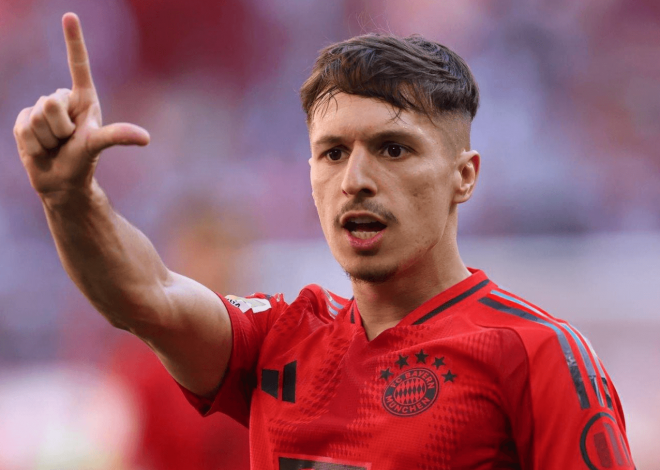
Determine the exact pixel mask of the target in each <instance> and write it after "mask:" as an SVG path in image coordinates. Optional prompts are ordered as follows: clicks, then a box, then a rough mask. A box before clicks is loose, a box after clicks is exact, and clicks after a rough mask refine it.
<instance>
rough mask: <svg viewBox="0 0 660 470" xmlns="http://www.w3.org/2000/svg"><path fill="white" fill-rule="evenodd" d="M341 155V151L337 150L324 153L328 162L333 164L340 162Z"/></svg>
mask: <svg viewBox="0 0 660 470" xmlns="http://www.w3.org/2000/svg"><path fill="white" fill-rule="evenodd" d="M341 154H342V151H341V149H338V148H334V149H330V150H328V151H327V152H325V156H326V157H327V158H328V160H331V161H333V162H336V161H339V160H341Z"/></svg>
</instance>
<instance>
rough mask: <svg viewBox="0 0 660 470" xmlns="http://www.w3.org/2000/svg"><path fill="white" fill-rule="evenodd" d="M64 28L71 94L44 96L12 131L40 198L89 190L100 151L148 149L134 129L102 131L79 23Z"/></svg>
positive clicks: (70, 20) (65, 21) (70, 21)
mask: <svg viewBox="0 0 660 470" xmlns="http://www.w3.org/2000/svg"><path fill="white" fill-rule="evenodd" d="M62 28H63V30H64V39H65V41H66V48H67V55H68V59H69V69H70V71H71V79H72V87H71V90H69V89H58V90H57V91H56V92H55V93H52V94H51V95H49V96H42V97H41V98H39V100H38V101H37V102H36V104H35V105H34V106H32V107H30V108H25V109H23V110H22V111H21V112H20V113H19V114H18V117H17V119H16V124H15V126H14V137H15V138H16V144H17V146H18V153H19V155H20V157H21V161H22V163H23V166H24V167H25V169H26V171H27V173H28V176H29V178H30V183H31V184H32V187H33V188H34V189H35V190H36V191H37V192H38V193H39V194H40V195H41V196H42V197H47V196H49V195H51V194H61V193H62V192H66V191H72V190H73V191H76V190H81V189H82V190H85V189H86V188H89V187H90V185H91V183H92V180H93V176H94V169H95V168H96V164H97V162H98V158H99V154H100V153H101V151H102V150H104V149H106V148H108V147H112V146H113V145H147V144H148V143H149V133H148V132H147V131H146V130H144V129H143V128H141V127H139V126H136V125H134V124H128V123H116V124H110V125H107V126H103V124H102V121H101V106H100V104H99V99H98V96H97V94H96V89H95V88H94V82H93V80H92V72H91V69H90V65H89V58H88V55H87V49H86V47H85V41H84V39H83V34H82V28H81V26H80V20H79V19H78V17H77V16H76V15H75V14H73V13H67V14H65V15H64V17H63V18H62Z"/></svg>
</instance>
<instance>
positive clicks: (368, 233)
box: [351, 230, 378, 240]
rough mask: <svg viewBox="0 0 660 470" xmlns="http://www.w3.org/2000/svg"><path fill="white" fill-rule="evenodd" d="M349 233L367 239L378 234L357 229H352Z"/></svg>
mask: <svg viewBox="0 0 660 470" xmlns="http://www.w3.org/2000/svg"><path fill="white" fill-rule="evenodd" d="M351 235H353V236H354V237H355V238H361V239H362V240H367V239H369V238H373V237H375V236H376V235H378V232H362V231H358V230H354V231H353V232H351Z"/></svg>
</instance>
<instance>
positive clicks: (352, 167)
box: [341, 148, 378, 196]
mask: <svg viewBox="0 0 660 470" xmlns="http://www.w3.org/2000/svg"><path fill="white" fill-rule="evenodd" d="M375 165H376V162H375V161H374V160H373V159H372V158H371V155H370V154H369V152H368V151H366V150H365V149H361V148H354V149H353V151H352V152H351V155H350V156H349V157H348V162H347V163H346V166H345V168H344V179H343V180H342V182H341V190H342V192H343V193H344V194H346V195H348V196H357V195H358V194H362V195H364V196H374V195H375V194H376V192H377V190H378V187H377V185H376V178H375V176H376V175H375V173H376V168H375Z"/></svg>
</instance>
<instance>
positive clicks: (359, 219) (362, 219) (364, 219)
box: [348, 217, 376, 224]
mask: <svg viewBox="0 0 660 470" xmlns="http://www.w3.org/2000/svg"><path fill="white" fill-rule="evenodd" d="M348 220H349V221H351V222H353V223H356V224H368V223H370V222H376V219H374V218H373V217H351V218H350V219H348Z"/></svg>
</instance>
